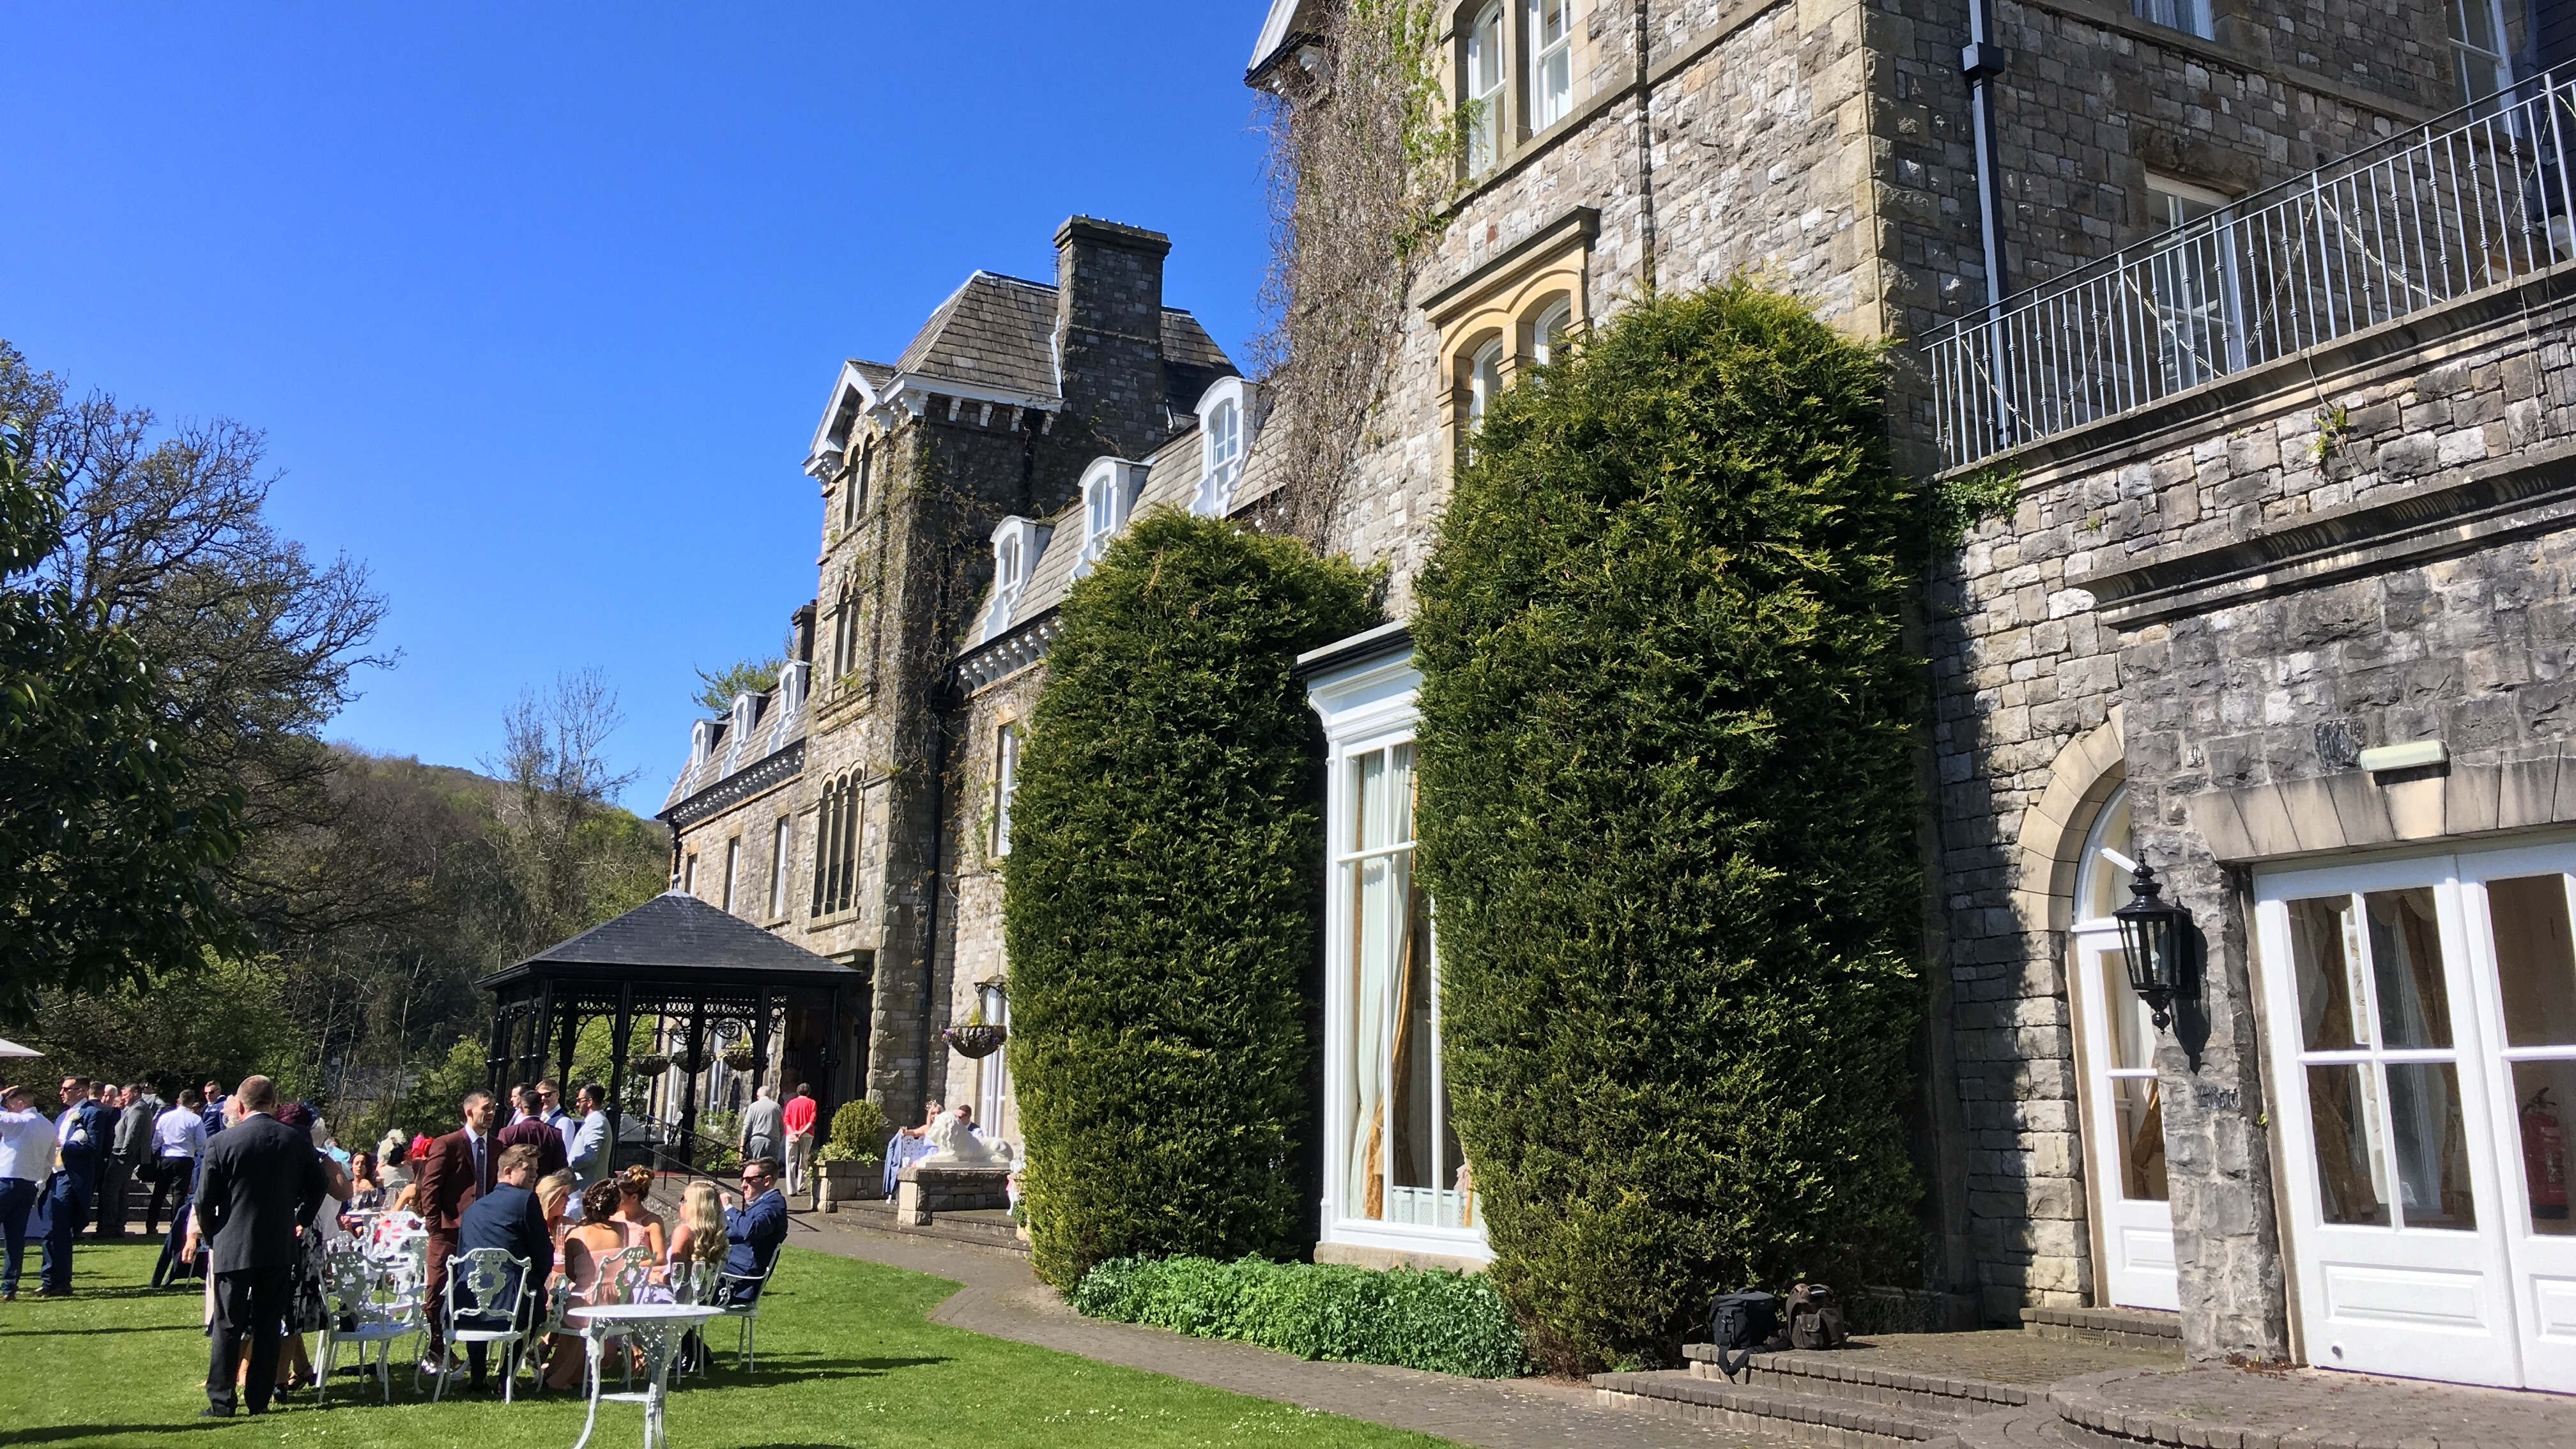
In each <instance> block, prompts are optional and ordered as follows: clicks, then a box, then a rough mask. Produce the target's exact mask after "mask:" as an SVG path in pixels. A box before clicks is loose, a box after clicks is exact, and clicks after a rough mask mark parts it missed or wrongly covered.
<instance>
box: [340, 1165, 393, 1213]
mask: <svg viewBox="0 0 2576 1449" xmlns="http://www.w3.org/2000/svg"><path fill="white" fill-rule="evenodd" d="M376 1170H377V1169H376V1155H375V1154H374V1153H372V1152H365V1151H360V1152H352V1153H350V1154H349V1211H351V1212H353V1213H371V1212H374V1211H375V1210H376V1209H378V1208H380V1207H383V1206H384V1205H385V1185H384V1182H383V1180H382V1179H380V1178H378V1177H377V1175H376Z"/></svg>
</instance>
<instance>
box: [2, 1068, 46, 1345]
mask: <svg viewBox="0 0 2576 1449" xmlns="http://www.w3.org/2000/svg"><path fill="white" fill-rule="evenodd" d="M54 1146H55V1144H54V1124H53V1123H51V1122H49V1121H47V1120H46V1119H45V1114H44V1113H42V1112H39V1111H37V1110H36V1094H35V1093H33V1092H31V1091H29V1090H27V1089H26V1088H25V1087H7V1088H0V1254H5V1256H0V1303H12V1302H15V1301H17V1298H18V1267H19V1264H20V1263H21V1262H23V1261H24V1260H25V1258H26V1256H27V1214H28V1213H29V1212H30V1211H32V1210H33V1209H34V1208H35V1206H36V1196H37V1194H38V1193H39V1192H41V1191H42V1190H43V1188H44V1183H45V1179H47V1178H49V1177H51V1176H53V1172H54Z"/></svg>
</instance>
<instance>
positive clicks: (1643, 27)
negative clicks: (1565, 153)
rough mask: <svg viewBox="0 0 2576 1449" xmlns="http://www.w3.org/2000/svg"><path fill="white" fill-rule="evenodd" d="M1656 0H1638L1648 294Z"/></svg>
mask: <svg viewBox="0 0 2576 1449" xmlns="http://www.w3.org/2000/svg"><path fill="white" fill-rule="evenodd" d="M1653 4H1654V0H1637V40H1636V48H1637V240H1638V242H1639V244H1640V246H1641V248H1642V249H1643V251H1644V253H1645V256H1644V265H1645V275H1646V295H1647V296H1649V297H1651V296H1653V295H1654V294H1655V115H1654V112H1655V82H1654V77H1653V61H1654V56H1655V49H1654V26H1653V17H1652V16H1651V15H1650V14H1649V13H1648V12H1649V11H1650V10H1651V9H1652V8H1653Z"/></svg>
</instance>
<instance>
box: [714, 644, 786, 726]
mask: <svg viewBox="0 0 2576 1449" xmlns="http://www.w3.org/2000/svg"><path fill="white" fill-rule="evenodd" d="M786 667H787V661H786V659H784V658H783V657H778V656H772V657H770V658H768V659H737V660H735V661H734V662H733V663H732V664H729V665H727V666H725V667H724V668H723V669H720V670H717V671H716V672H714V673H712V674H710V673H708V672H707V671H706V670H703V669H701V670H699V671H698V672H697V673H698V682H699V683H700V684H702V685H704V686H705V687H704V688H702V689H700V690H699V691H698V703H699V705H700V706H702V707H704V708H705V710H706V711H707V713H709V714H725V713H729V712H730V711H731V710H732V709H733V702H734V697H735V696H736V695H743V694H766V693H768V692H769V691H771V690H773V689H776V688H777V687H778V671H780V670H781V669H784V668H786Z"/></svg>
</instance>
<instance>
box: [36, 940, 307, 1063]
mask: <svg viewBox="0 0 2576 1449" xmlns="http://www.w3.org/2000/svg"><path fill="white" fill-rule="evenodd" d="M286 980H287V978H286V973H285V972H284V971H283V970H281V969H280V968H279V967H278V966H277V965H276V963H274V962H273V961H269V960H266V959H251V960H232V959H227V958H224V957H220V956H213V955H208V956H203V957H200V958H199V959H198V960H197V961H195V962H191V963H189V964H187V965H185V966H183V967H181V968H179V969H178V970H175V971H170V972H166V973H164V974H163V975H161V976H160V977H159V978H158V979H156V980H155V981H153V982H151V983H150V984H148V985H146V984H144V983H140V982H126V983H123V984H121V985H117V986H112V987H109V988H107V989H105V990H103V991H98V992H91V993H80V994H76V993H73V992H68V991H48V992H46V993H45V994H44V997H43V1002H44V1005H43V1007H42V1009H41V1010H39V1011H38V1012H37V1013H36V1019H35V1023H34V1025H33V1027H32V1028H31V1029H30V1030H29V1031H28V1032H27V1034H26V1035H27V1038H28V1040H27V1045H29V1046H31V1047H35V1048H37V1049H39V1050H41V1051H43V1052H44V1054H45V1075H48V1076H53V1077H65V1076H75V1075H77V1076H84V1077H92V1078H98V1079H102V1080H106V1081H111V1082H119V1083H125V1082H151V1083H154V1084H156V1085H158V1086H160V1087H162V1088H164V1089H165V1090H166V1091H170V1092H175V1091H177V1089H178V1088H180V1087H182V1086H195V1085H196V1084H198V1083H200V1082H203V1081H205V1080H206V1079H207V1078H209V1077H212V1078H214V1079H216V1080H218V1081H221V1082H223V1083H225V1084H226V1085H230V1084H231V1083H234V1082H238V1081H240V1080H241V1079H242V1078H244V1077H246V1076H249V1075H251V1074H252V1073H254V1072H257V1073H262V1074H265V1075H267V1076H269V1077H271V1078H273V1079H275V1081H276V1082H277V1084H278V1089H279V1090H280V1091H282V1092H284V1093H285V1094H286V1095H287V1096H289V1097H295V1098H305V1097H312V1096H315V1095H316V1094H317V1093H318V1091H319V1089H320V1087H321V1083H319V1082H318V1081H316V1080H315V1079H314V1077H313V1075H312V1073H311V1072H310V1071H309V1070H308V1069H306V1067H305V1065H304V1062H303V1053H302V1052H301V1051H299V1050H298V1048H299V1046H300V1045H301V1043H300V1041H299V1039H298V1038H299V1034H298V1033H297V1031H296V1029H295V1021H294V1018H293V1017H292V1016H290V1015H289V1014H288V1012H287V1009H286V1005H285V1000H284V997H285V991H284V988H285V985H286ZM28 1075H31V1076H32V1075H35V1074H34V1073H29V1074H28Z"/></svg>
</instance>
